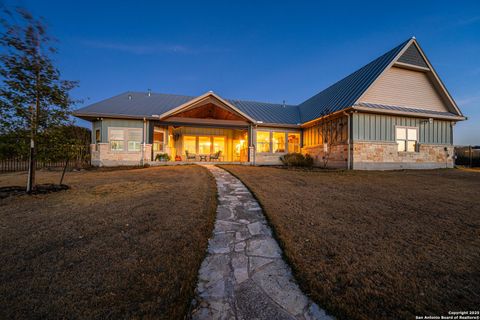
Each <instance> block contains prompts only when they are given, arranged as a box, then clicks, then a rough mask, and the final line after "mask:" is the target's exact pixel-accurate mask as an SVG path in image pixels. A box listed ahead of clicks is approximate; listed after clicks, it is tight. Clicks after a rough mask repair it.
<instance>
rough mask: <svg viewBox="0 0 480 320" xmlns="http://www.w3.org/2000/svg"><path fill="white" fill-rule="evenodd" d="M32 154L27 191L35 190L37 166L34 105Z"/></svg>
mask: <svg viewBox="0 0 480 320" xmlns="http://www.w3.org/2000/svg"><path fill="white" fill-rule="evenodd" d="M30 111H31V118H30V155H29V162H28V178H27V193H31V192H32V191H33V190H35V184H36V182H35V169H36V167H37V164H36V161H35V131H36V130H35V119H34V118H35V115H34V113H33V107H32V106H31V107H30Z"/></svg>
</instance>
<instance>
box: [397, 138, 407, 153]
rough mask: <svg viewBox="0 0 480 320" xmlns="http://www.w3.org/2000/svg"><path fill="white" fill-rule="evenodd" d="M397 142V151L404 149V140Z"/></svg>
mask: <svg viewBox="0 0 480 320" xmlns="http://www.w3.org/2000/svg"><path fill="white" fill-rule="evenodd" d="M397 143H398V151H406V148H405V143H406V141H405V140H397Z"/></svg>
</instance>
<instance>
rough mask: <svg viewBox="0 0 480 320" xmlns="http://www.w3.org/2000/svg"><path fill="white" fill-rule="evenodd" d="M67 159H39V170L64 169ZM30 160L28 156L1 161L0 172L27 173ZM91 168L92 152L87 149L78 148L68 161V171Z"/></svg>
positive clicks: (37, 162) (37, 163)
mask: <svg viewBox="0 0 480 320" xmlns="http://www.w3.org/2000/svg"><path fill="white" fill-rule="evenodd" d="M66 163H67V159H66V158H65V159H62V160H44V159H37V161H36V168H37V169H45V168H46V169H50V168H63V167H65V164H66ZM28 165H29V158H28V157H27V156H18V157H12V158H7V159H0V172H16V171H27V170H28ZM89 166H90V152H89V150H87V148H78V149H77V150H76V152H75V154H73V155H72V156H71V157H70V159H68V165H67V168H68V169H80V168H85V167H89Z"/></svg>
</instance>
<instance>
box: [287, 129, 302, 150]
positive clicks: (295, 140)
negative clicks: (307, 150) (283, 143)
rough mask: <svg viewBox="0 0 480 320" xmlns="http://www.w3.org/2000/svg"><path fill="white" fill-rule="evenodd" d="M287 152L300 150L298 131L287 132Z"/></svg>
mask: <svg viewBox="0 0 480 320" xmlns="http://www.w3.org/2000/svg"><path fill="white" fill-rule="evenodd" d="M288 152H290V153H291V152H300V133H289V134H288Z"/></svg>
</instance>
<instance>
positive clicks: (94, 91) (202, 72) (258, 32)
mask: <svg viewBox="0 0 480 320" xmlns="http://www.w3.org/2000/svg"><path fill="white" fill-rule="evenodd" d="M4 3H6V4H7V5H9V6H13V5H20V6H22V7H25V8H27V9H28V10H30V11H31V12H32V13H33V14H35V15H37V16H43V17H44V18H45V19H46V21H47V22H48V24H49V26H50V32H51V34H52V35H54V36H55V37H56V38H57V39H58V40H59V44H58V48H59V51H60V52H59V54H58V56H57V57H56V60H57V62H58V65H59V67H60V70H61V72H62V74H63V77H64V78H66V79H69V80H79V81H80V87H79V88H78V89H75V91H74V96H75V97H76V98H79V99H84V103H83V104H81V105H78V106H77V107H81V106H84V105H87V104H90V103H93V102H97V101H100V100H103V99H105V98H109V97H111V96H113V95H117V94H119V93H122V92H125V91H146V90H147V89H151V90H152V91H153V92H158V93H177V94H185V95H193V96H195V95H200V94H203V93H205V92H206V91H209V90H213V91H214V92H215V93H217V94H219V95H220V96H222V97H225V98H238V99H246V100H257V101H265V102H278V103H281V102H282V101H283V100H286V102H287V103H288V104H298V103H300V102H302V101H304V100H306V99H307V98H309V97H311V96H312V95H314V94H316V93H318V92H319V91H321V90H323V89H325V88H326V87H328V86H329V85H331V84H333V83H334V82H336V81H337V80H339V79H341V78H343V77H344V76H346V75H348V74H350V73H351V72H353V71H355V70H356V69H358V68H359V67H361V66H363V65H364V64H366V63H368V62H369V61H371V60H372V59H374V58H376V57H378V56H380V55H381V54H383V53H384V52H386V51H388V50H390V49H391V48H393V47H395V46H397V45H398V44H400V43H401V42H403V41H404V40H406V39H408V38H410V37H411V36H416V38H417V40H418V41H419V43H420V45H421V47H422V49H423V50H424V51H425V53H426V54H427V56H428V58H429V59H430V62H431V63H432V64H433V66H434V67H435V69H436V71H437V72H438V74H439V75H440V77H441V79H442V80H443V82H444V83H445V85H446V87H447V88H448V89H449V91H450V93H451V94H452V95H453V97H454V99H455V100H456V101H457V103H458V105H459V106H460V108H461V110H462V111H463V113H464V114H465V115H466V116H468V118H469V120H468V121H465V122H461V123H458V124H457V126H456V128H455V131H456V134H455V143H456V144H480V1H471V2H463V1H444V2H443V1H412V2H408V1H407V2H390V4H389V2H388V1H379V2H368V1H350V2H349V1H339V2H333V1H330V2H328V3H320V2H317V1H316V2H302V1H292V2H287V1H274V2H273V1H272V2H260V1H237V2H232V1H218V2H207V1H192V2H189V1H168V2H167V1H165V2H161V1H158V2H155V1H65V0H63V1H27V0H24V1H4ZM79 123H80V124H81V125H85V126H86V125H88V123H87V122H85V121H79Z"/></svg>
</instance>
